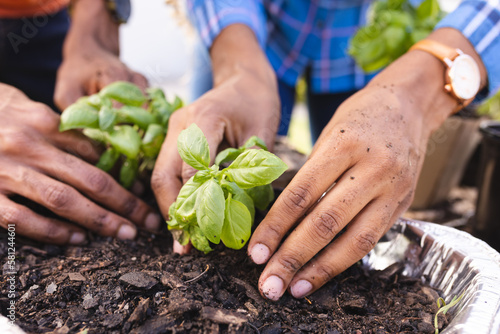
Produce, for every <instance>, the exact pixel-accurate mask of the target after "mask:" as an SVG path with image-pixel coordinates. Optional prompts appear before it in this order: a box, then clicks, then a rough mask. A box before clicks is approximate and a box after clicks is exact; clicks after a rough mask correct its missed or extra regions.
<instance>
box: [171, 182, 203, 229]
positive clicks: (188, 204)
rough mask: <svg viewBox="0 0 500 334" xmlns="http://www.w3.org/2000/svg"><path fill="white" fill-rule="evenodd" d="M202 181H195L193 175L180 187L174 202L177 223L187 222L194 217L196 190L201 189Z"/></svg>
mask: <svg viewBox="0 0 500 334" xmlns="http://www.w3.org/2000/svg"><path fill="white" fill-rule="evenodd" d="M205 181H206V180H204V181H201V182H199V181H197V180H195V177H194V176H193V177H191V178H190V179H189V180H188V181H187V182H186V183H185V184H184V185H183V186H182V188H181V190H180V191H179V195H177V199H176V200H175V203H176V212H175V214H176V218H177V220H179V223H180V224H181V225H182V224H184V225H185V224H187V223H189V222H191V221H192V220H193V219H195V218H196V200H197V196H198V191H199V190H200V189H201V186H202V185H203V183H205Z"/></svg>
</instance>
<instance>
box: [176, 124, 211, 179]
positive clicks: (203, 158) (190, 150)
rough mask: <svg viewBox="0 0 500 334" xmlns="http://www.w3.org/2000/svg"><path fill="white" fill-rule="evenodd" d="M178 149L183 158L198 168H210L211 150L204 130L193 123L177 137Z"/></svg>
mask: <svg viewBox="0 0 500 334" xmlns="http://www.w3.org/2000/svg"><path fill="white" fill-rule="evenodd" d="M177 149H178V151H179V154H180V155H181V158H182V160H184V162H186V163H187V164H189V165H191V166H192V167H193V168H196V169H198V170H203V169H208V167H209V164H210V150H209V148H208V142H207V139H206V138H205V135H203V131H201V129H200V128H199V127H198V126H197V125H196V124H194V123H193V124H191V125H190V126H189V127H188V128H187V129H185V130H183V131H181V133H180V134H179V137H178V138H177Z"/></svg>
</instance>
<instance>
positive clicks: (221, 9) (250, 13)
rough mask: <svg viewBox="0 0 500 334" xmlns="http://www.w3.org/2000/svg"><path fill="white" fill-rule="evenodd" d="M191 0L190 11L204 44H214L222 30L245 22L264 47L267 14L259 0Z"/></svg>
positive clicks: (209, 45)
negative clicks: (231, 2)
mask: <svg viewBox="0 0 500 334" xmlns="http://www.w3.org/2000/svg"><path fill="white" fill-rule="evenodd" d="M235 2H236V3H237V5H235V4H230V1H223V0H220V1H217V0H206V1H200V0H189V1H188V11H189V14H190V17H191V19H192V21H193V23H194V25H195V26H196V29H197V30H198V33H199V35H200V38H201V40H202V41H203V44H205V46H206V47H207V48H210V47H211V46H212V43H213V41H214V40H215V38H216V37H217V36H218V35H219V34H220V32H221V31H222V30H223V29H224V28H226V27H227V26H229V25H231V24H236V23H240V24H245V25H247V26H248V27H250V28H251V29H252V30H253V32H254V33H255V36H256V37H257V40H258V42H259V44H260V46H261V47H262V48H264V46H265V44H266V39H267V29H266V14H265V10H264V6H263V4H262V2H261V1H258V0H244V1H235Z"/></svg>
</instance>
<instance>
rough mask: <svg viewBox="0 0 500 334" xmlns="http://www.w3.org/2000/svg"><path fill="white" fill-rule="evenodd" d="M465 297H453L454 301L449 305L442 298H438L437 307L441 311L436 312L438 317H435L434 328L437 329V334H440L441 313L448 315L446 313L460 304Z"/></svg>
mask: <svg viewBox="0 0 500 334" xmlns="http://www.w3.org/2000/svg"><path fill="white" fill-rule="evenodd" d="M463 296H464V294H463V293H462V294H461V295H460V297H458V298H457V296H453V299H452V300H451V302H450V303H449V304H446V302H445V301H444V299H443V298H441V297H439V298H438V300H437V306H438V308H439V310H438V311H437V312H436V315H435V316H434V328H435V331H434V333H435V334H439V326H438V315H439V313H443V314H446V312H448V310H449V309H450V308H452V307H453V306H455V305H456V304H458V302H459V301H460V300H461V299H462V297H463ZM441 304H442V306H441Z"/></svg>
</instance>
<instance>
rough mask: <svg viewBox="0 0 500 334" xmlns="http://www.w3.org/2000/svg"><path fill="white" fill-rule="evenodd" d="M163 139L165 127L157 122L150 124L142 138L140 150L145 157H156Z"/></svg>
mask: <svg viewBox="0 0 500 334" xmlns="http://www.w3.org/2000/svg"><path fill="white" fill-rule="evenodd" d="M164 140H165V129H164V128H163V127H162V126H161V125H159V124H150V125H149V126H148V129H147V130H146V133H145V134H144V137H143V138H142V151H143V152H144V155H145V156H146V157H157V156H158V153H159V152H160V149H161V145H162V144H163V141H164Z"/></svg>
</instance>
